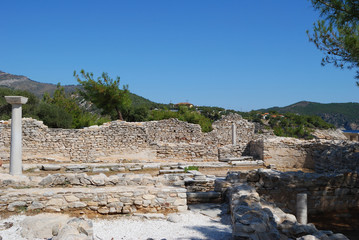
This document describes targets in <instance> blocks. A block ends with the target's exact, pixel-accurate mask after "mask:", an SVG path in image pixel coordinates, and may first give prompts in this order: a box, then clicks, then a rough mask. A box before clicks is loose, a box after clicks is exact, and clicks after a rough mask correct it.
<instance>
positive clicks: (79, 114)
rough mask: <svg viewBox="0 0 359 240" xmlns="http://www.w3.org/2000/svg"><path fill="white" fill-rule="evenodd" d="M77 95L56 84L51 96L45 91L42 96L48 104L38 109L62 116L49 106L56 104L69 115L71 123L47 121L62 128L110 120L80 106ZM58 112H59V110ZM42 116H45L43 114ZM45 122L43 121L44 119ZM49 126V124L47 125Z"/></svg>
mask: <svg viewBox="0 0 359 240" xmlns="http://www.w3.org/2000/svg"><path fill="white" fill-rule="evenodd" d="M78 98H79V96H78V95H76V94H66V93H65V89H64V87H62V86H61V85H60V83H58V84H57V88H56V90H55V92H54V95H53V97H51V96H50V95H49V94H48V93H45V94H44V96H43V102H44V103H46V104H47V105H49V106H46V105H44V106H42V107H41V108H40V110H42V111H43V112H45V113H46V112H50V113H51V114H52V115H53V116H54V117H57V116H58V117H60V118H61V117H63V116H61V114H57V112H55V111H54V110H52V109H51V108H50V107H51V106H56V107H57V108H59V109H61V110H63V111H65V112H66V113H67V114H69V115H70V116H71V124H70V126H67V125H66V126H60V125H59V124H58V123H57V122H56V119H54V122H51V123H50V122H49V121H47V122H49V124H52V125H51V127H63V128H69V127H72V128H82V127H88V126H91V125H101V124H103V123H104V122H108V121H110V119H109V118H107V117H101V116H100V115H99V114H96V113H93V112H90V111H86V109H84V108H83V107H82V106H80V105H81V104H80V102H79V101H80V100H79V99H78ZM59 113H60V112H59ZM42 116H45V115H44V114H43V115H42ZM44 122H45V121H44ZM48 126H50V125H48Z"/></svg>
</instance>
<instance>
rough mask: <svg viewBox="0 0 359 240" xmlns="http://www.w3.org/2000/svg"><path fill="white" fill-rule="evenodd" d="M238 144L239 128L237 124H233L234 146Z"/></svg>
mask: <svg viewBox="0 0 359 240" xmlns="http://www.w3.org/2000/svg"><path fill="white" fill-rule="evenodd" d="M236 144H237V126H236V124H235V123H232V145H233V146H235V145H236Z"/></svg>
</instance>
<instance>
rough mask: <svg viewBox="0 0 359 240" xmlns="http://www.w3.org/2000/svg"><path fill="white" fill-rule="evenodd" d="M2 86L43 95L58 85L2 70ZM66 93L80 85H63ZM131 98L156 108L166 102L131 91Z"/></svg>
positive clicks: (137, 103)
mask: <svg viewBox="0 0 359 240" xmlns="http://www.w3.org/2000/svg"><path fill="white" fill-rule="evenodd" d="M0 87H8V88H12V89H18V90H25V91H29V92H31V93H33V94H35V95H36V96H37V97H40V98H41V97H42V96H43V94H44V93H45V92H48V93H49V94H50V95H52V94H53V93H54V92H55V90H56V87H57V85H56V84H51V83H40V82H36V81H34V80H31V79H30V78H28V77H26V76H22V75H14V74H10V73H6V72H3V71H0ZM62 87H64V89H65V92H66V93H71V92H75V91H76V90H77V89H78V88H79V87H80V85H62ZM130 98H131V100H132V102H133V105H134V106H143V105H145V106H148V107H150V108H155V107H158V106H161V105H164V104H160V103H155V102H152V101H150V100H148V99H146V98H143V97H141V96H138V95H136V94H134V93H130Z"/></svg>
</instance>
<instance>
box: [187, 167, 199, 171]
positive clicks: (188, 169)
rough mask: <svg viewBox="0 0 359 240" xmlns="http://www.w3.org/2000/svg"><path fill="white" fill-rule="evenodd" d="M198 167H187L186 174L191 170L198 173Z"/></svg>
mask: <svg viewBox="0 0 359 240" xmlns="http://www.w3.org/2000/svg"><path fill="white" fill-rule="evenodd" d="M198 169H199V168H198V167H196V166H188V167H185V168H184V172H188V171H191V170H196V171H198Z"/></svg>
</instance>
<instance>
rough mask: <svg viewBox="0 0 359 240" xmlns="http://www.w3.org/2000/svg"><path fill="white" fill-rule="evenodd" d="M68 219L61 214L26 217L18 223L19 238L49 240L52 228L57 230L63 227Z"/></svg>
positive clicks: (51, 235)
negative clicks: (19, 227) (19, 229)
mask: <svg viewBox="0 0 359 240" xmlns="http://www.w3.org/2000/svg"><path fill="white" fill-rule="evenodd" d="M68 219H69V217H68V216H66V215H62V214H39V215H36V216H30V217H26V218H25V219H24V220H23V221H22V222H21V223H20V226H21V236H22V237H24V238H26V239H35V238H41V239H50V238H52V237H53V228H54V229H56V228H57V229H59V228H61V227H63V226H65V225H66V223H67V221H68ZM55 232H56V231H55Z"/></svg>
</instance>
